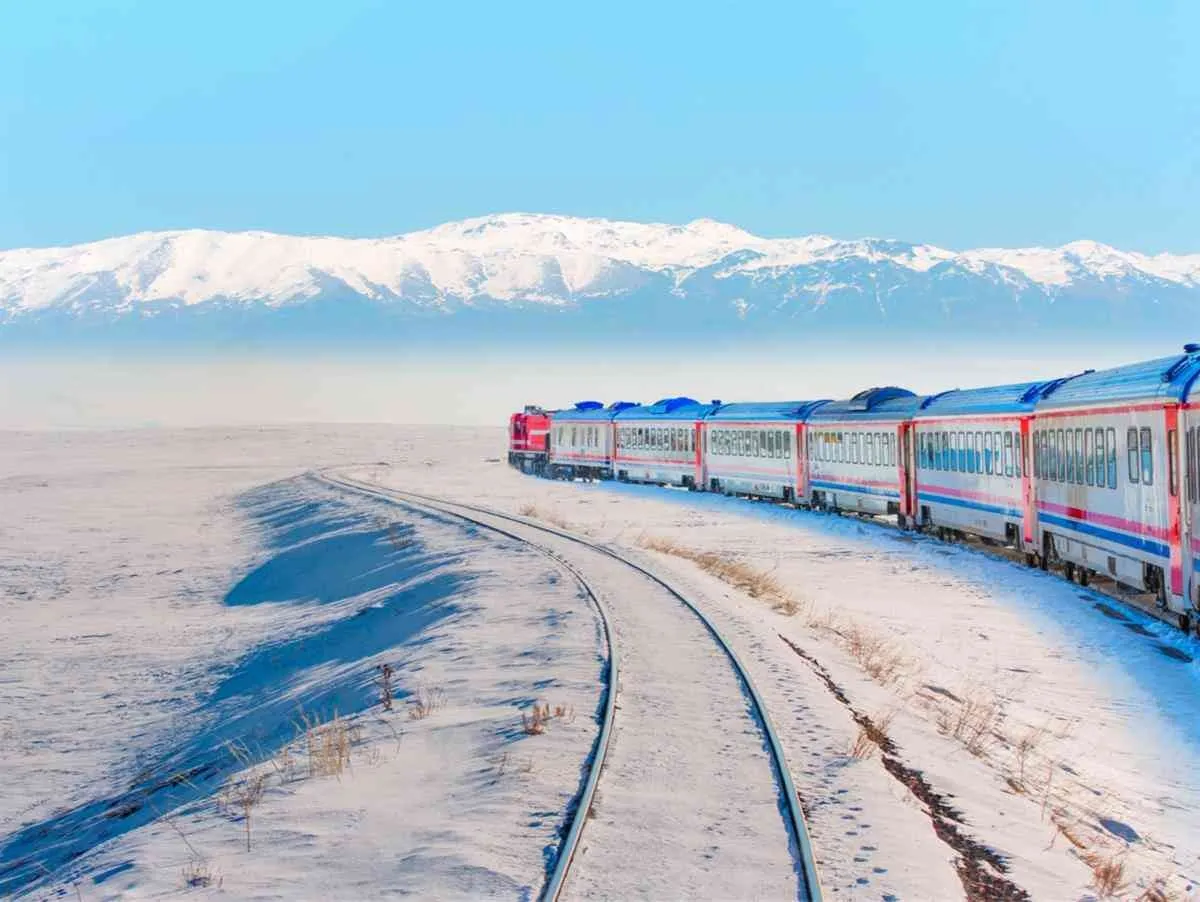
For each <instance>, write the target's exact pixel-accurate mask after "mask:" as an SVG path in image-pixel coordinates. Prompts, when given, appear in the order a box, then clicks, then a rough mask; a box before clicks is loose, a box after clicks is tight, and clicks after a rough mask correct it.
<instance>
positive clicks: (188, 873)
mask: <svg viewBox="0 0 1200 902" xmlns="http://www.w3.org/2000/svg"><path fill="white" fill-rule="evenodd" d="M180 876H181V877H182V878H183V888H184V889H204V888H206V887H210V886H215V887H217V888H218V889H220V888H221V884H222V883H224V879H223V878H222V877H221V875H220V874H218V873H216V872H215V871H213V869H212V868H211V867H210V866H209V865H208V863H207V862H204V861H189V862H188V863H187V865H185V866H184V868H183V870H182V871H181V872H180Z"/></svg>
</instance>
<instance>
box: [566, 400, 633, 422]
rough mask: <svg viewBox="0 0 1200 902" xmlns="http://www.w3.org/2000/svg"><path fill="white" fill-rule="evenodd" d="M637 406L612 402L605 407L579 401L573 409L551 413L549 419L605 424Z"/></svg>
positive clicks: (622, 402)
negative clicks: (622, 412)
mask: <svg viewBox="0 0 1200 902" xmlns="http://www.w3.org/2000/svg"><path fill="white" fill-rule="evenodd" d="M637 406H638V405H637V402H636V401H614V402H613V403H612V404H609V405H608V406H607V407H605V406H604V405H603V404H601V403H600V402H599V401H579V402H578V403H577V404H576V405H575V406H574V407H568V408H566V409H565V410H555V411H553V412H552V413H551V414H550V416H551V419H554V420H557V421H558V422H560V423H578V422H595V421H596V420H602V421H605V422H607V421H608V420H611V419H612V418H613V417H615V416H616V415H617V414H619V413H620V412H621V411H622V410H626V409H628V408H630V407H637Z"/></svg>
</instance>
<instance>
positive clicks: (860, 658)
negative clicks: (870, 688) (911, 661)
mask: <svg viewBox="0 0 1200 902" xmlns="http://www.w3.org/2000/svg"><path fill="white" fill-rule="evenodd" d="M839 635H841V637H842V638H843V639H844V640H845V645H846V650H847V651H849V652H850V656H851V657H853V658H854V660H855V661H857V662H858V664H859V666H860V667H862V669H863V670H864V671H866V673H867V676H869V677H870V678H871V679H873V680H875V682H877V683H880V684H881V685H884V686H890V685H892V684H893V683H895V682H896V681H897V680H898V679H900V677H901V676H902V675H903V673H904V670H905V668H906V667H907V665H908V659H907V658H906V657H905V655H904V653H903V652H901V651H900V649H898V648H897V647H896V646H895V645H894V644H893V643H892V642H891V641H890V640H888V639H885V638H884V637H882V636H878V635H875V634H874V633H871V632H869V631H867V630H865V629H863V628H862V627H861V626H859V625H858V624H850V625H849V626H846V627H843V629H842V630H840V631H839Z"/></svg>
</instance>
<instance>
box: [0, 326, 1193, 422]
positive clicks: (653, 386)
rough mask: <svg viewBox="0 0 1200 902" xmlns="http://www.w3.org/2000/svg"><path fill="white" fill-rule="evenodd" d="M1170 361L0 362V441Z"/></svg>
mask: <svg viewBox="0 0 1200 902" xmlns="http://www.w3.org/2000/svg"><path fill="white" fill-rule="evenodd" d="M1175 350H1176V349H1175V348H1173V347H1161V346H1160V347H1148V348H1134V347H1130V346H1125V347H1111V348H1078V349H1071V350H1068V349H1065V348H1053V347H1043V348H1030V349H1028V350H1027V351H1026V352H1024V353H1006V354H1000V353H995V352H994V351H989V350H987V349H980V348H975V349H961V348H959V349H953V348H952V349H948V350H943V349H939V348H937V347H923V348H916V347H913V348H896V347H890V348H887V349H883V350H874V351H871V350H863V349H856V348H851V347H842V348H832V347H831V348H828V349H822V350H819V351H813V350H811V349H796V348H792V347H787V346H781V347H773V348H771V347H759V346H750V347H746V348H741V349H737V348H722V349H716V348H707V349H706V348H672V349H662V348H649V347H647V348H642V349H633V350H621V349H619V348H609V347H602V346H601V347H597V346H590V347H578V348H573V349H563V348H559V349H555V350H552V351H548V352H547V351H542V350H539V349H537V348H536V347H527V346H522V345H521V344H520V343H517V344H514V345H511V346H505V347H493V348H490V349H476V350H473V351H470V352H467V351H464V350H461V349H459V350H447V351H444V352H434V351H428V352H424V353H421V354H415V355H414V354H409V355H407V356H404V357H401V356H396V357H388V356H384V355H379V354H374V355H372V356H370V357H356V356H355V355H353V354H352V353H349V352H342V353H339V354H336V355H328V356H320V355H317V356H311V355H304V356H300V355H266V356H263V355H255V356H250V355H238V354H227V355H222V354H211V353H209V354H197V355H191V356H180V357H176V358H172V359H167V358H165V357H162V356H148V355H140V356H133V357H129V356H104V355H101V354H94V353H93V354H89V355H87V356H71V357H70V358H66V357H62V356H54V355H44V356H26V357H15V358H14V357H10V358H8V359H6V360H3V361H0V428H4V429H33V430H44V429H111V428H129V427H186V426H213V425H231V426H232V425H259V424H261V425H269V424H284V423H302V422H324V423H397V424H461V425H499V424H502V423H503V422H504V421H505V419H506V417H507V415H508V413H509V412H511V411H513V410H516V409H519V408H520V407H522V406H523V405H525V404H540V405H543V406H545V407H547V408H555V407H565V406H570V405H571V404H573V403H574V402H576V401H579V400H583V399H591V400H598V401H603V402H606V403H607V402H611V401H614V400H627V401H640V402H643V403H649V402H652V401H654V400H656V399H658V398H661V397H668V396H673V395H689V396H691V397H694V398H697V399H701V400H709V399H714V398H719V399H721V400H724V401H733V400H785V399H786V400H790V399H811V398H839V397H847V396H849V395H852V394H854V393H855V392H857V391H859V390H861V389H863V388H866V387H869V386H872V385H901V386H904V387H906V388H910V389H912V390H913V391H915V392H918V393H932V392H937V391H944V390H946V389H949V388H969V387H974V386H980V385H990V384H1001V383H1007V382H1021V381H1026V380H1033V379H1042V378H1053V377H1056V376H1061V375H1065V374H1068V373H1072V372H1079V371H1080V370H1083V369H1087V368H1102V367H1106V366H1115V365H1118V364H1121V363H1127V362H1131V361H1134V360H1138V359H1145V358H1148V357H1157V356H1163V355H1165V354H1170V353H1173V352H1174V351H1175Z"/></svg>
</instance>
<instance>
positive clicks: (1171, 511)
mask: <svg viewBox="0 0 1200 902" xmlns="http://www.w3.org/2000/svg"><path fill="white" fill-rule="evenodd" d="M1166 426H1167V430H1166V433H1167V538H1168V541H1169V543H1170V548H1171V557H1170V568H1171V573H1170V576H1169V578H1168V585H1169V586H1170V591H1171V595H1173V596H1176V597H1179V598H1181V599H1182V598H1183V596H1184V583H1183V547H1184V542H1187V543H1188V544H1191V540H1190V537H1189V535H1188V533H1189V532H1190V530H1187V529H1185V528H1184V521H1183V492H1182V491H1180V489H1181V487H1182V485H1183V479H1182V478H1181V477H1182V475H1183V474H1182V473H1181V467H1180V462H1181V461H1180V454H1179V408H1178V407H1176V406H1174V405H1172V406H1170V407H1168V408H1167V409H1166ZM1160 491H1161V490H1160ZM1186 607H1190V605H1187V606H1186Z"/></svg>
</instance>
